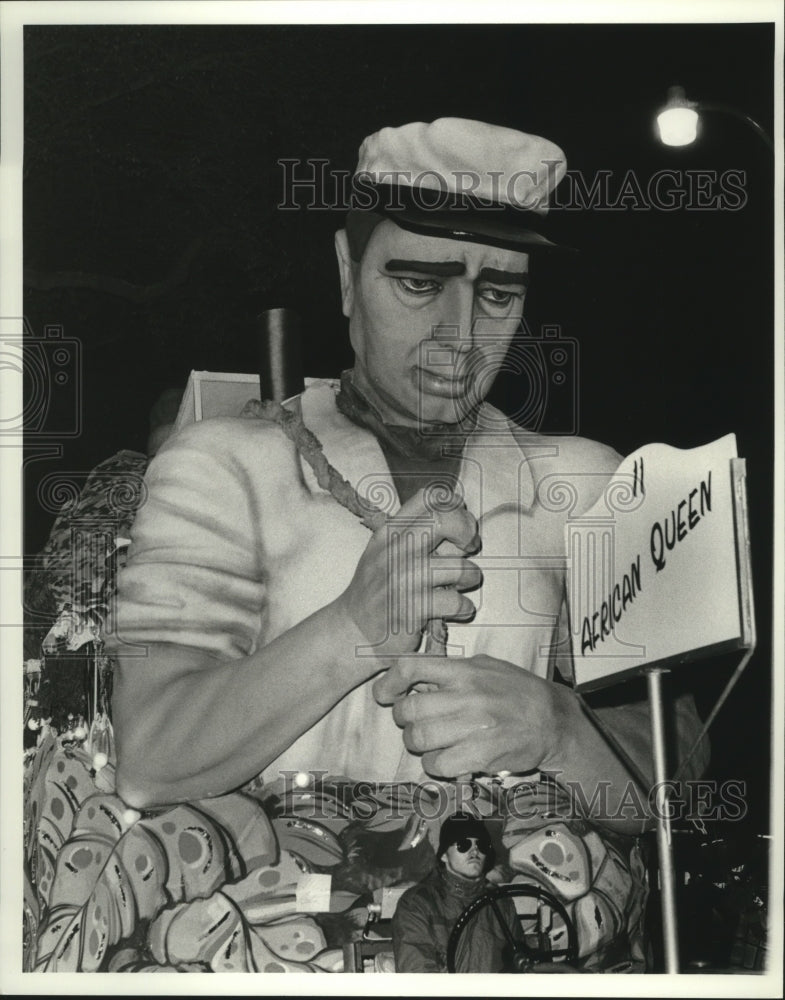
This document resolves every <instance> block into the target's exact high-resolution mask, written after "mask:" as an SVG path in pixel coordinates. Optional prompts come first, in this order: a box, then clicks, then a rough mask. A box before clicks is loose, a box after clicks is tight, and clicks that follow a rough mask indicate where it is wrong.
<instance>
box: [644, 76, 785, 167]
mask: <svg viewBox="0 0 785 1000" xmlns="http://www.w3.org/2000/svg"><path fill="white" fill-rule="evenodd" d="M701 111H720V112H722V113H723V114H726V115H731V116H732V117H733V118H737V119H739V120H740V121H743V122H744V123H745V124H746V125H749V126H750V127H751V128H752V129H753V130H754V131H755V132H757V133H758V135H759V136H760V137H761V139H763V141H764V142H765V143H766V145H767V146H768V147H769V149H771V150H772V151H773V150H774V142H773V141H772V138H771V136H770V135H769V134H768V132H766V130H765V129H764V128H763V127H762V126H761V125H759V124H758V122H756V121H755V119H754V118H752V117H750V115H748V114H745V113H744V112H743V111H739V110H738V109H737V108H734V107H732V106H731V105H729V104H713V103H709V102H707V101H691V100H689V98H688V97H687V95H686V94H685V92H684V87H678V86H675V87H669V88H668V100H667V102H666V104H665V107H663V108H662V109H661V110H660V111H659V112H658V114H657V128H658V131H659V137H660V140H661V141H662V142H663V143H664V144H665V145H666V146H688V145H689V144H690V143H691V142H694V141H695V139H696V137H697V135H698V124H699V121H700V117H699V112H701Z"/></svg>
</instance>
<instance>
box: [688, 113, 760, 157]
mask: <svg viewBox="0 0 785 1000" xmlns="http://www.w3.org/2000/svg"><path fill="white" fill-rule="evenodd" d="M697 110H698V111H720V112H723V113H724V114H726V115H731V117H733V118H736V119H738V120H739V121H742V122H744V123H745V124H747V125H749V126H750V127H751V128H752V129H754V130H755V132H757V133H758V135H759V136H760V137H761V139H763V141H764V142H765V143H766V145H767V146H768V147H769V149H770V150H771V151H772V152H774V141H773V139H772V138H771V136H770V135H769V133H768V132H767V131H766V129H765V128H763V126H762V125H760V124H759V123H758V122H756V121H755V119H754V118H753V117H751V115H748V114H745V112H743V111H739V109H738V108H734V107H733V106H732V105H730V104H714V103H712V102H705V103H704V102H703V101H698V104H697Z"/></svg>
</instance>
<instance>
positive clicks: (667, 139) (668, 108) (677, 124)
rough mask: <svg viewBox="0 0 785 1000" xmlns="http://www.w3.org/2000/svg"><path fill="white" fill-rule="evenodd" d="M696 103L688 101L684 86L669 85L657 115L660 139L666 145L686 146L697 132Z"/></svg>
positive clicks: (692, 140)
mask: <svg viewBox="0 0 785 1000" xmlns="http://www.w3.org/2000/svg"><path fill="white" fill-rule="evenodd" d="M697 107H698V103H697V101H690V100H688V98H687V95H686V94H685V93H684V87H670V88H669V89H668V100H667V103H666V104H665V107H664V108H663V109H662V110H661V111H660V112H659V114H658V115H657V128H658V131H659V136H660V140H661V141H662V142H663V143H665V145H666V146H688V145H689V144H690V143H691V142H694V141H695V137H696V136H697V134H698V112H697Z"/></svg>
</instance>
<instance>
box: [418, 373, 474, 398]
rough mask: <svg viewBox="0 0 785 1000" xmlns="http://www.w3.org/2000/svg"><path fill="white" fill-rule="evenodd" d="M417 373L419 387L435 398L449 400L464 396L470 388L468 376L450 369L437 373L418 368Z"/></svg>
mask: <svg viewBox="0 0 785 1000" xmlns="http://www.w3.org/2000/svg"><path fill="white" fill-rule="evenodd" d="M415 373H416V379H417V382H418V384H419V387H420V388H421V389H422V390H423V391H424V392H427V393H431V394H432V395H434V396H444V397H446V398H449V399H453V398H455V397H456V396H464V395H465V394H466V391H467V389H468V386H469V378H468V376H467V375H457V374H455V372H451V371H450V370H449V369H445V370H443V371H439V372H436V371H433V370H431V369H429V368H420V367H418V368H417V369H416V370H415Z"/></svg>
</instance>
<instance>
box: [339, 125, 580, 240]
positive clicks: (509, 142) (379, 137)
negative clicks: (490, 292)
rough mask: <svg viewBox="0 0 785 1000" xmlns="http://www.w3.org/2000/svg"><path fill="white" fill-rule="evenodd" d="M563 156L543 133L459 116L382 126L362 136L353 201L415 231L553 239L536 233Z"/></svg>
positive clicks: (466, 236) (473, 237) (467, 237)
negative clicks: (428, 121) (519, 129)
mask: <svg viewBox="0 0 785 1000" xmlns="http://www.w3.org/2000/svg"><path fill="white" fill-rule="evenodd" d="M566 170H567V161H566V157H565V155H564V153H563V152H562V150H561V149H560V148H559V147H558V146H557V145H556V144H555V143H553V142H550V141H549V140H548V139H543V138H542V137H540V136H537V135H529V134H527V133H525V132H519V131H517V130H515V129H511V128H503V127H501V126H499V125H489V124H487V123H485V122H478V121H471V120H469V119H465V118H439V119H437V121H434V122H431V123H426V122H413V123H411V124H408V125H402V126H400V127H399V128H383V129H381V131H379V132H375V133H374V134H373V135H371V136H369V137H368V138H367V139H365V141H364V142H363V144H362V146H361V147H360V155H359V160H358V164H357V169H356V171H355V174H354V181H353V183H354V202H353V204H354V207H355V208H360V209H368V210H373V211H376V212H379V213H381V214H383V215H386V216H389V217H390V218H392V219H393V220H394V221H395V222H397V223H398V224H399V225H400V226H402V227H403V228H406V229H411V230H413V231H415V232H425V233H434V234H438V235H441V236H449V237H452V238H455V239H462V240H474V241H476V242H484V243H492V244H498V245H501V246H512V247H515V248H521V249H522V248H523V247H544V248H545V247H554V246H555V244H553V243H552V242H551V241H550V240H549V239H548V238H547V237H546V236H545V235H544V234H543V233H542V228H543V226H542V223H543V220H544V218H545V216H546V215H547V212H548V200H549V197H550V194H551V192H552V191H553V189H554V188H555V187H556V185H557V184H558V183H559V181H560V180H561V179H562V178H563V177H564V174H565V173H566Z"/></svg>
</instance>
